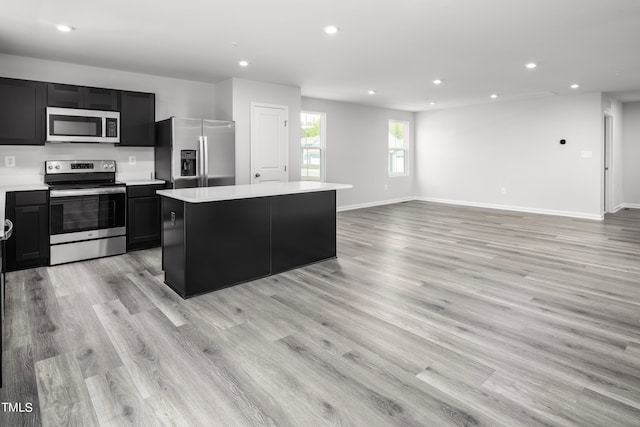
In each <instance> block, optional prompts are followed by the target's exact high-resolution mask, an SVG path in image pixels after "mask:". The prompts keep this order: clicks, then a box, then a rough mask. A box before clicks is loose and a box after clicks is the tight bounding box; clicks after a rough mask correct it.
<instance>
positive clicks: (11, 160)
mask: <svg viewBox="0 0 640 427" xmlns="http://www.w3.org/2000/svg"><path fill="white" fill-rule="evenodd" d="M15 165H16V156H4V166H5V167H7V168H12V167H15Z"/></svg>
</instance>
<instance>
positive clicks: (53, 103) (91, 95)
mask: <svg viewBox="0 0 640 427" xmlns="http://www.w3.org/2000/svg"><path fill="white" fill-rule="evenodd" d="M47 106H49V107H63V108H84V109H88V110H104V111H118V110H119V109H120V93H119V91H117V90H113V89H103V88H98V87H85V86H75V85H65V84H58V83H48V84H47Z"/></svg>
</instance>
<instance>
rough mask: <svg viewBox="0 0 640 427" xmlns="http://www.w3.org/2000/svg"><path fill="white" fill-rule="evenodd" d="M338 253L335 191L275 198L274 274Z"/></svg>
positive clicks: (272, 252)
mask: <svg viewBox="0 0 640 427" xmlns="http://www.w3.org/2000/svg"><path fill="white" fill-rule="evenodd" d="M335 256H336V193H335V191H324V192H318V193H305V194H289V195H284V196H277V197H272V198H271V274H276V273H281V272H283V271H287V270H291V269H292V268H296V267H300V266H302V265H306V264H311V263H314V262H318V260H322V259H328V258H332V257H335Z"/></svg>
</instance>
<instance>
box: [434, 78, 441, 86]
mask: <svg viewBox="0 0 640 427" xmlns="http://www.w3.org/2000/svg"><path fill="white" fill-rule="evenodd" d="M441 83H442V80H440V79H435V80H434V81H433V84H434V85H439V84H441Z"/></svg>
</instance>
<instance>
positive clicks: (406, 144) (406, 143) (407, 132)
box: [387, 119, 411, 178]
mask: <svg viewBox="0 0 640 427" xmlns="http://www.w3.org/2000/svg"><path fill="white" fill-rule="evenodd" d="M392 123H402V124H403V125H404V138H403V148H393V147H391V146H390V144H389V134H390V132H389V129H390V128H391V124H392ZM410 146H411V122H409V121H408V120H398V119H389V122H388V123H387V174H388V176H389V178H397V177H403V176H410V170H409V163H410V162H409V160H410V159H409V154H410V151H409V149H410ZM392 151H403V152H404V172H402V173H394V172H391V152H392Z"/></svg>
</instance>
